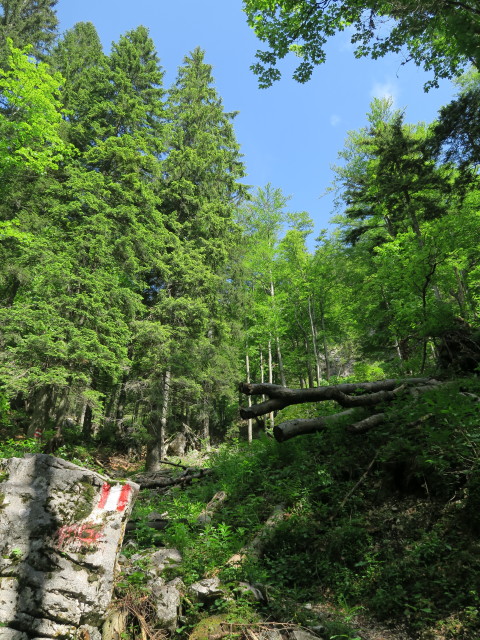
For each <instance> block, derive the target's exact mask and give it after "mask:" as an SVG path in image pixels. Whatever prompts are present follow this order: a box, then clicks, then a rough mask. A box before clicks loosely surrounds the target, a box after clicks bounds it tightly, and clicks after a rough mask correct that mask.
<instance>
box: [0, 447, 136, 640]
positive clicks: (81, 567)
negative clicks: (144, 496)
mask: <svg viewBox="0 0 480 640" xmlns="http://www.w3.org/2000/svg"><path fill="white" fill-rule="evenodd" d="M0 479H1V480H2V482H0V505H1V506H0V640H23V637H24V636H23V634H22V633H21V631H25V632H27V633H28V637H29V638H32V637H34V636H38V637H43V638H45V637H47V638H54V637H55V638H57V637H58V638H67V637H70V636H71V637H73V636H76V637H81V635H80V633H79V632H80V631H85V632H87V631H88V633H89V635H90V638H91V640H100V638H101V634H100V632H99V631H98V629H99V627H100V626H101V624H102V622H103V620H104V618H105V614H106V609H107V607H108V605H109V603H110V600H111V594H112V589H113V579H114V572H115V562H116V556H117V551H118V548H119V546H120V544H121V541H122V538H123V533H124V528H125V524H126V521H127V519H128V516H129V514H130V511H131V507H132V504H133V500H134V497H135V495H136V494H137V492H138V488H139V487H138V485H135V484H133V483H126V484H123V485H112V484H111V483H110V482H109V481H108V480H107V478H104V477H102V476H100V475H99V474H97V473H94V472H93V471H89V470H88V469H82V468H81V467H78V466H77V465H74V464H72V463H70V462H67V461H65V460H60V459H58V458H54V457H52V456H48V455H43V454H38V455H29V456H26V457H24V458H10V459H2V460H0ZM17 630H18V631H17ZM19 634H20V635H19ZM84 635H86V634H84Z"/></svg>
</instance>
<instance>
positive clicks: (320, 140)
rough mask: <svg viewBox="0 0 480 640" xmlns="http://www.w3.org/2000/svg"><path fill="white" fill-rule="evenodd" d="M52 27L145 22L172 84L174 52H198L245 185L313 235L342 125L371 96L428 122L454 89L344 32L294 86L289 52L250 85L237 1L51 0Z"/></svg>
mask: <svg viewBox="0 0 480 640" xmlns="http://www.w3.org/2000/svg"><path fill="white" fill-rule="evenodd" d="M57 11H58V17H59V20H60V30H61V31H62V32H63V31H65V30H66V29H68V28H70V27H72V26H73V25H74V24H75V23H76V22H79V21H91V22H93V23H94V25H95V26H96V28H97V31H98V33H99V35H100V38H101V40H102V42H103V44H104V47H105V50H106V51H107V52H108V51H109V50H110V45H111V42H112V41H114V40H117V39H118V38H119V36H120V35H121V34H122V33H124V32H125V31H128V30H129V29H133V28H135V27H137V26H138V25H140V24H143V25H145V26H146V27H148V28H149V30H150V35H151V36H152V38H153V40H154V42H155V44H156V47H157V51H158V54H159V57H160V59H161V64H162V66H163V68H164V70H165V72H166V77H165V84H166V86H167V87H168V86H169V85H170V84H171V83H173V81H174V79H175V76H176V71H177V68H178V67H179V65H181V63H182V60H183V57H184V56H185V54H187V53H188V52H189V51H191V50H193V49H194V48H195V47H196V46H200V47H202V48H203V49H205V51H206V61H207V62H208V63H210V64H211V65H212V66H213V74H214V77H215V85H216V88H217V91H218V92H219V94H220V95H221V97H222V99H223V101H224V105H225V109H226V110H228V111H239V112H240V113H239V115H238V116H237V118H236V120H235V131H236V134H237V139H238V141H239V143H240V144H241V147H242V151H243V154H244V160H245V163H246V167H247V172H248V176H247V178H246V180H245V182H247V183H248V184H251V185H253V186H264V185H265V184H266V183H267V182H271V183H272V185H273V186H274V187H280V188H281V189H282V191H283V193H284V194H285V195H290V196H292V199H291V201H290V203H289V209H290V210H291V211H307V212H308V213H309V214H310V216H311V217H312V218H313V220H314V222H315V234H318V232H319V231H320V229H322V228H325V227H327V226H328V220H329V219H330V217H331V215H332V197H331V196H330V195H327V196H323V197H322V194H324V192H325V190H326V189H327V187H328V186H329V184H330V183H331V181H332V178H333V174H332V171H331V169H330V167H331V165H332V164H334V163H336V161H337V154H338V152H339V151H340V150H341V149H342V147H343V143H344V140H345V138H346V134H347V131H349V130H352V129H358V128H359V127H361V126H363V125H364V124H365V123H366V118H365V114H366V112H367V111H368V110H369V103H370V101H371V100H372V97H374V96H376V97H380V96H383V95H391V96H393V98H394V101H395V106H396V107H398V108H406V120H407V121H408V122H418V121H425V122H430V121H431V120H433V119H434V118H435V116H436V113H437V111H438V109H439V107H441V106H442V105H443V104H446V103H447V102H448V101H449V100H450V99H451V97H452V96H453V94H454V92H455V91H454V87H453V86H452V84H451V83H450V82H447V81H445V82H443V83H442V84H441V86H440V88H439V89H432V90H431V91H430V92H429V93H427V94H426V93H424V91H423V84H424V83H425V82H426V81H427V80H428V79H430V77H431V76H430V75H428V74H425V73H424V72H423V71H422V70H420V69H419V68H417V67H415V66H414V65H413V64H408V65H405V66H402V64H401V62H402V57H401V56H400V55H398V56H394V55H392V56H389V57H388V58H384V59H382V60H369V59H363V60H356V59H355V58H354V56H353V53H352V47H351V45H350V44H349V38H348V35H347V34H346V33H343V34H340V35H339V36H337V37H336V38H335V39H334V40H332V41H331V42H329V44H328V47H327V54H328V55H327V63H326V64H324V65H323V66H321V67H319V68H317V69H316V71H315V73H314V75H313V78H312V80H311V81H310V82H309V83H307V84H304V85H301V84H298V83H296V82H295V81H293V80H292V79H291V77H290V76H291V71H292V70H293V68H294V66H295V60H292V61H290V62H286V63H285V64H284V65H283V66H282V67H281V68H282V70H283V78H282V80H281V81H280V82H279V83H276V85H274V86H273V87H272V88H270V89H258V87H257V81H256V78H255V76H254V75H253V73H252V72H251V71H250V69H249V66H250V65H251V64H252V63H253V62H254V56H255V51H256V50H257V49H258V48H261V43H259V42H258V40H257V39H256V37H255V35H254V34H253V32H252V31H251V30H250V28H249V27H248V26H247V24H246V19H245V16H244V14H243V12H242V2H241V0H202V1H201V2H199V1H198V0H177V1H176V2H172V0H168V1H167V0H136V1H135V2H132V1H131V0H130V1H128V2H127V1H126V0H82V1H81V2H77V1H75V0H59V3H58V5H57Z"/></svg>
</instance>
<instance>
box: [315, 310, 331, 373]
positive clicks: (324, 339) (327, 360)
mask: <svg viewBox="0 0 480 640" xmlns="http://www.w3.org/2000/svg"><path fill="white" fill-rule="evenodd" d="M320 323H321V325H322V342H323V357H324V358H325V378H326V379H327V380H330V371H331V369H330V356H329V354H328V344H327V331H326V327H325V314H324V312H323V305H322V309H321V317H320ZM318 384H320V382H319V383H318Z"/></svg>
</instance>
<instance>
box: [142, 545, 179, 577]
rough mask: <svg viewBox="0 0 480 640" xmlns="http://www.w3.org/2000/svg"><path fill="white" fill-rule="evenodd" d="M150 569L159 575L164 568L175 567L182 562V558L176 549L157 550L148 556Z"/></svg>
mask: <svg viewBox="0 0 480 640" xmlns="http://www.w3.org/2000/svg"><path fill="white" fill-rule="evenodd" d="M150 562H151V564H152V567H153V568H154V569H155V570H156V571H157V573H159V574H160V573H161V572H162V571H163V570H164V569H165V567H176V566H178V565H179V564H180V563H181V562H182V556H181V554H180V551H178V550H177V549H166V548H165V549H159V550H158V551H155V553H152V555H151V556H150Z"/></svg>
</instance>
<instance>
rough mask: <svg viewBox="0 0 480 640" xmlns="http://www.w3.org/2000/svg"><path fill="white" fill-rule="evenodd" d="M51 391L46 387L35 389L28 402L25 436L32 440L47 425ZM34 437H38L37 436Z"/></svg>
mask: <svg viewBox="0 0 480 640" xmlns="http://www.w3.org/2000/svg"><path fill="white" fill-rule="evenodd" d="M51 398H52V391H51V388H50V387H48V386H44V387H39V388H38V389H36V390H35V391H34V392H33V393H32V395H31V399H30V401H29V403H28V404H29V409H30V408H31V418H30V424H29V426H28V430H27V436H28V437H29V438H33V437H34V436H35V434H40V435H41V434H42V433H43V431H44V430H45V428H46V427H48V425H49V420H50V409H51ZM36 437H40V436H39V435H38V436H36Z"/></svg>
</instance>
